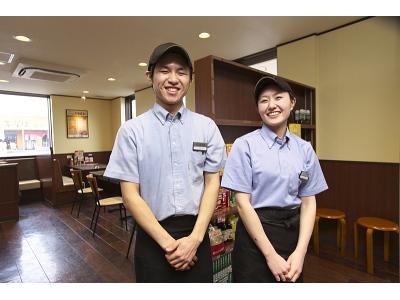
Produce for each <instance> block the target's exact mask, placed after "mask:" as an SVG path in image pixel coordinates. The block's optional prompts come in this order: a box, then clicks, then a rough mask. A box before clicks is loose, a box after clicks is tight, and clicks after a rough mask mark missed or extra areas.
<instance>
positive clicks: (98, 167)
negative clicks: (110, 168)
mask: <svg viewBox="0 0 400 300" xmlns="http://www.w3.org/2000/svg"><path fill="white" fill-rule="evenodd" d="M67 167H68V169H75V170H81V171H82V172H86V173H89V172H91V171H100V170H105V169H106V168H107V165H105V164H97V163H90V164H83V165H72V166H71V165H68V166H67Z"/></svg>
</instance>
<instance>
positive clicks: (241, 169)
mask: <svg viewBox="0 0 400 300" xmlns="http://www.w3.org/2000/svg"><path fill="white" fill-rule="evenodd" d="M302 171H306V172H308V176H309V178H308V180H307V181H301V180H300V178H299V175H300V172H302ZM221 186H223V187H226V188H229V189H232V190H235V191H239V192H244V193H248V194H251V204H252V206H253V207H254V208H261V207H271V206H275V207H287V206H298V205H299V204H300V203H301V199H300V197H303V196H313V195H316V194H318V193H320V192H322V191H324V190H326V189H327V188H328V186H327V184H326V181H325V178H324V175H323V173H322V170H321V166H320V164H319V161H318V157H317V155H316V154H315V152H314V149H313V148H312V146H311V144H310V143H308V142H306V141H304V140H302V139H301V138H299V137H298V136H296V135H294V134H291V133H290V132H289V130H286V135H285V137H284V138H283V140H282V139H280V138H279V137H278V136H277V135H276V134H275V133H274V132H272V131H271V130H270V129H269V128H268V127H267V126H266V125H263V126H262V127H261V129H257V130H255V131H253V132H250V133H249V134H246V135H244V136H242V137H240V138H238V139H237V140H236V141H235V143H234V144H233V146H232V149H231V151H230V153H229V156H228V159H227V161H226V165H225V169H224V176H223V178H222V183H221Z"/></svg>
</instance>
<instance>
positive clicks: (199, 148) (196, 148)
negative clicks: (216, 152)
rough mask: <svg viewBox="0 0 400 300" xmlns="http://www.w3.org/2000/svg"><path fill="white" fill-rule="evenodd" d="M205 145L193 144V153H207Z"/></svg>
mask: <svg viewBox="0 0 400 300" xmlns="http://www.w3.org/2000/svg"><path fill="white" fill-rule="evenodd" d="M207 146H208V144H207V143H198V142H193V151H202V152H205V151H207Z"/></svg>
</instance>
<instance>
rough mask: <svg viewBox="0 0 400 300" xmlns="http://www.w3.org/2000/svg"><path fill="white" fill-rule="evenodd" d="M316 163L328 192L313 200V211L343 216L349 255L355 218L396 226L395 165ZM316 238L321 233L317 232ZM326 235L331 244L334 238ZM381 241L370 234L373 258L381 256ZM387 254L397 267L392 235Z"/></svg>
mask: <svg viewBox="0 0 400 300" xmlns="http://www.w3.org/2000/svg"><path fill="white" fill-rule="evenodd" d="M320 163H321V167H322V170H323V172H324V175H325V179H326V181H327V183H328V186H329V189H328V190H327V191H325V192H323V193H321V194H320V195H318V196H317V207H330V208H337V209H340V210H343V211H344V212H345V213H346V215H347V234H348V238H347V245H348V246H347V250H348V251H347V253H348V254H349V255H351V254H352V251H353V223H354V222H355V220H356V219H357V218H359V217H363V216H373V217H380V218H385V219H388V220H391V221H393V222H396V223H399V164H394V163H375V162H353V161H330V160H322V161H320ZM330 227H331V229H332V228H333V229H334V227H332V226H330ZM333 229H332V230H333ZM360 233H361V235H360V243H361V244H360V245H361V248H365V240H364V238H365V233H364V232H363V231H360ZM320 235H324V232H321V231H320ZM329 235H330V237H331V239H330V240H331V241H330V242H331V243H332V244H334V243H335V238H336V236H335V234H329ZM382 237H383V235H382V234H381V233H379V232H377V233H376V234H374V239H375V241H374V251H376V255H377V256H378V255H379V256H380V255H381V253H382V248H383V238H382ZM322 239H323V237H322ZM390 253H391V255H390V261H391V262H392V263H395V264H397V265H398V263H399V236H398V235H396V234H391V243H390Z"/></svg>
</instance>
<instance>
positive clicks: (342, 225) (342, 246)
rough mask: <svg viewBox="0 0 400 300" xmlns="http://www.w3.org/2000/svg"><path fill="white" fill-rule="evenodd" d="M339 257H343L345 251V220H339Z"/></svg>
mask: <svg viewBox="0 0 400 300" xmlns="http://www.w3.org/2000/svg"><path fill="white" fill-rule="evenodd" d="M339 222H340V229H341V231H340V238H341V239H340V255H341V256H344V254H345V251H346V219H344V218H343V219H340V220H339Z"/></svg>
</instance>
